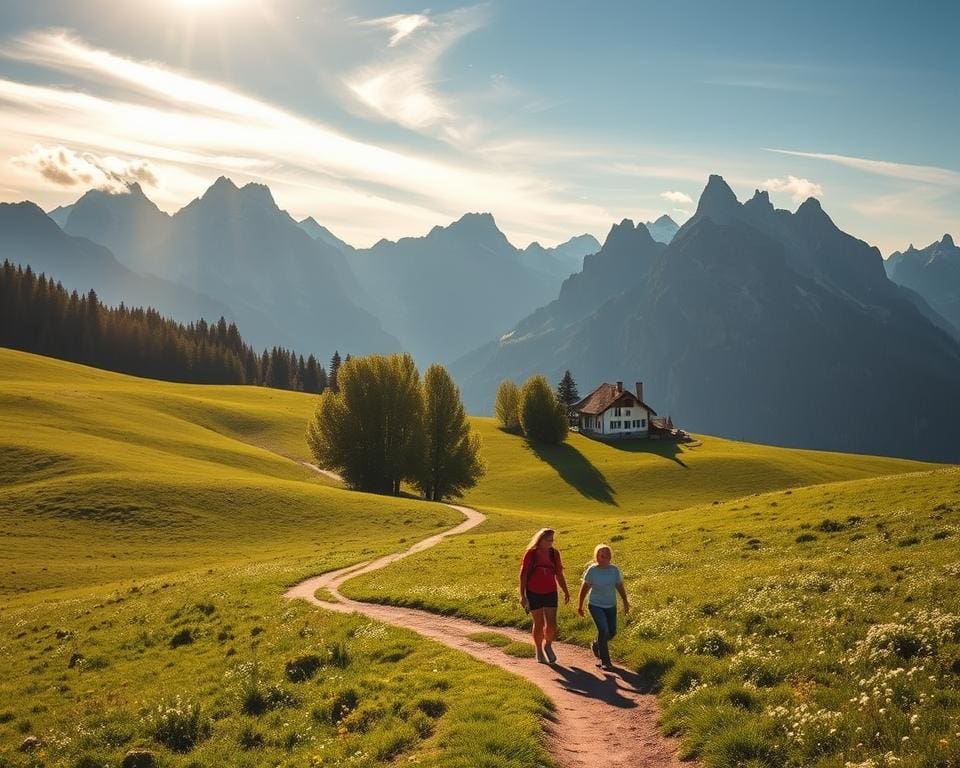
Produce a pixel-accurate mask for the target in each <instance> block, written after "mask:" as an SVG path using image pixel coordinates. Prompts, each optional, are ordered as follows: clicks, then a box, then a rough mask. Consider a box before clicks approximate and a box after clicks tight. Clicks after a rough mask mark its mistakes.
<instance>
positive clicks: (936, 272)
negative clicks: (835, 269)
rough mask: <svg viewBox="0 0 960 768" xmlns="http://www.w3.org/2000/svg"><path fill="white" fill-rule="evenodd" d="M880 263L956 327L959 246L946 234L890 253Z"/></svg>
mask: <svg viewBox="0 0 960 768" xmlns="http://www.w3.org/2000/svg"><path fill="white" fill-rule="evenodd" d="M884 267H885V268H886V270H887V274H888V275H889V276H890V279H891V280H893V281H894V282H895V283H899V284H900V285H903V286H905V287H907V288H910V289H912V290H914V291H916V292H917V293H918V294H920V295H921V296H922V297H923V298H924V299H926V301H927V302H928V303H929V304H930V306H931V307H933V309H935V310H936V311H937V312H939V313H940V314H941V315H942V316H943V317H944V318H946V319H947V320H948V321H949V322H950V323H951V324H952V325H953V327H954V328H955V329H957V330H960V247H958V246H957V245H956V244H955V243H954V241H953V238H952V237H951V236H950V235H944V236H943V238H942V239H941V240H939V241H938V242H935V243H931V244H930V245H928V246H927V247H926V248H919V249H918V248H914V247H913V246H912V245H911V246H910V247H909V248H908V249H907V250H906V251H904V252H902V253H901V252H900V251H897V252H895V253H892V254H891V255H890V258H889V259H887V261H886V262H885V263H884Z"/></svg>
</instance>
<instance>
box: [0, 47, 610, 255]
mask: <svg viewBox="0 0 960 768" xmlns="http://www.w3.org/2000/svg"><path fill="white" fill-rule="evenodd" d="M5 53H6V55H7V56H8V57H16V58H19V59H21V60H28V61H32V62H34V63H42V64H43V65H45V66H48V67H54V68H56V69H58V70H60V71H63V72H67V73H69V74H71V75H72V76H75V77H76V76H79V77H82V78H83V79H84V80H85V81H86V84H85V86H84V90H83V91H80V90H68V89H66V88H54V87H48V86H41V85H34V84H29V83H22V82H17V81H15V80H11V79H0V153H4V154H6V155H7V156H8V157H9V156H11V155H18V156H23V155H28V156H29V155H30V148H31V147H32V146H33V145H35V144H40V145H41V146H45V147H49V146H51V145H53V146H54V147H59V146H62V147H64V148H68V147H69V148H72V149H73V156H76V157H95V158H101V159H102V158H105V157H110V158H117V159H118V160H119V161H123V162H125V163H136V162H138V161H141V160H142V161H147V162H148V163H149V164H150V165H149V167H150V169H151V170H152V171H153V172H154V173H155V174H156V175H157V176H159V177H160V179H161V180H162V181H163V184H162V185H161V187H160V189H159V190H158V194H159V196H160V197H163V196H164V195H167V196H169V197H173V196H174V195H172V194H171V189H170V187H169V186H168V185H170V184H174V183H175V184H177V185H178V186H177V188H176V193H177V194H181V195H182V194H183V190H184V189H185V188H187V187H188V185H191V187H190V188H191V189H192V194H196V193H197V192H199V191H200V189H198V188H197V186H198V185H199V184H200V183H202V182H206V183H209V181H210V180H212V178H213V177H214V176H215V175H219V174H220V173H222V172H227V173H231V174H233V175H237V176H240V177H244V176H245V177H246V178H248V179H249V178H256V179H259V180H262V181H266V182H267V183H270V184H271V185H275V191H276V192H277V199H278V200H280V201H281V202H282V203H283V204H285V205H286V207H289V208H291V209H292V210H293V212H295V213H298V214H300V215H303V214H305V213H308V212H309V213H319V210H318V209H317V206H319V205H324V204H327V203H329V205H330V206H331V207H330V209H329V210H330V211H331V214H330V215H328V212H327V210H325V209H321V210H323V211H324V212H323V216H324V218H325V220H326V221H327V222H328V223H330V224H331V225H335V226H336V227H337V228H338V230H339V231H343V232H345V233H349V234H350V235H351V236H352V237H353V239H354V240H355V242H357V243H358V244H360V243H361V242H369V241H370V240H372V239H374V238H373V235H374V232H372V231H371V229H372V228H371V227H370V225H369V221H371V220H376V221H377V226H376V228H375V229H377V230H378V231H377V232H376V235H377V236H381V235H382V236H388V237H390V236H399V235H404V234H411V227H413V226H423V228H424V229H426V228H428V227H429V226H430V225H432V224H436V223H437V222H438V221H443V220H450V219H452V218H457V217H458V216H459V215H460V214H462V212H463V211H477V210H492V211H493V212H494V213H495V214H496V215H497V219H498V221H500V222H501V224H503V225H504V226H505V229H507V231H508V233H509V234H510V235H511V236H512V237H515V238H516V239H518V240H523V239H527V238H529V239H535V238H539V239H542V240H551V239H558V238H562V239H566V238H567V237H569V233H570V231H571V228H576V229H578V230H580V231H603V229H604V228H605V227H606V226H608V224H609V221H611V220H612V218H613V216H612V214H611V213H609V212H608V211H606V210H605V209H604V208H602V207H601V206H598V205H594V204H591V203H589V202H585V201H581V200H577V199H576V198H574V197H573V196H572V195H571V194H569V193H566V192H565V191H564V190H563V189H562V188H560V187H559V186H558V185H557V184H556V183H555V182H553V181H551V180H549V179H544V178H542V177H540V176H538V175H533V174H530V173H529V172H528V171H527V172H525V171H524V170H522V169H518V168H511V169H505V168H502V167H499V166H498V167H495V168H491V167H489V165H486V166H485V165H481V164H478V163H477V162H475V161H474V160H472V159H471V158H470V157H467V156H462V157H461V158H460V159H459V160H458V161H456V162H454V161H445V160H442V159H438V158H437V156H436V155H433V156H424V155H420V154H417V153H415V152H413V151H410V152H403V151H400V150H397V149H392V148H386V147H383V146H378V145H376V144H373V143H370V142H367V141H360V140H357V139H354V138H352V137H350V136H348V135H346V134H344V133H342V132H340V131H338V130H336V129H334V128H332V127H330V126H328V125H325V124H322V123H320V122H317V121H315V120H312V119H307V118H304V117H302V116H299V115H297V114H293V113H291V112H289V111H286V110H284V109H281V108H279V107H277V106H275V105H273V104H271V103H269V102H266V101H262V100H260V99H257V98H253V97H251V96H248V95H245V94H243V93H241V92H238V91H236V90H233V89H230V88H227V87H224V86H222V85H218V84H216V83H212V82H208V81H205V80H201V79H198V78H193V77H189V76H187V75H184V74H181V73H178V72H176V71H174V70H171V69H169V68H167V67H164V66H162V65H159V64H156V63H151V62H144V61H135V60H132V59H128V58H124V57H121V56H117V55H116V54H113V53H111V52H108V51H104V50H100V49H96V48H93V47H91V46H89V45H87V44H86V43H84V42H83V41H81V40H79V39H77V38H74V37H70V36H68V35H66V34H64V33H60V32H44V33H36V34H33V35H30V36H29V37H27V38H24V39H22V40H21V41H19V43H18V44H17V45H14V46H10V47H8V49H7V50H6V52H5ZM64 157H65V158H67V160H70V158H71V157H72V156H71V154H70V153H65V154H64ZM55 159H56V160H57V162H55V163H52V164H51V163H49V162H48V164H47V167H48V172H47V173H48V175H47V177H46V178H47V179H48V180H49V178H50V174H52V175H53V176H56V175H57V174H56V168H57V167H58V164H59V166H63V167H65V168H67V169H72V170H66V171H65V173H66V174H72V175H71V177H72V178H79V176H78V175H77V173H76V171H77V168H75V167H74V166H72V165H71V162H64V163H59V160H58V158H55ZM48 160H49V158H48ZM105 167H106V166H105ZM129 167H133V166H129ZM33 168H34V170H35V172H37V173H38V174H40V173H43V171H42V170H41V169H40V167H39V165H37V164H36V163H35V165H34V166H33ZM21 170H22V169H21ZM84 173H86V171H84ZM66 179H67V176H66V175H64V176H63V177H62V178H61V179H60V181H59V182H52V181H51V182H50V183H51V184H53V183H62V182H63V181H65V180H66ZM91 180H92V181H93V177H92V176H91ZM171 202H172V201H171ZM183 202H186V200H184V199H182V198H181V199H180V200H179V203H180V204H182V203H183ZM358 212H362V215H361V213H358ZM340 217H343V221H341V218H340ZM361 218H363V219H366V221H367V223H363V222H361V221H359V219H361Z"/></svg>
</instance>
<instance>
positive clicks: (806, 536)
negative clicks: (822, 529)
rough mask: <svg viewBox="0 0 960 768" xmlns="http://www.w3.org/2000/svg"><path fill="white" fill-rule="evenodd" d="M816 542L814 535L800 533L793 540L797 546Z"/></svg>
mask: <svg viewBox="0 0 960 768" xmlns="http://www.w3.org/2000/svg"><path fill="white" fill-rule="evenodd" d="M816 540H817V537H816V535H815V534H812V533H801V534H800V535H799V536H797V538H796V539H794V541H796V542H797V544H805V543H806V542H808V541H816Z"/></svg>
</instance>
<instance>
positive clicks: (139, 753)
mask: <svg viewBox="0 0 960 768" xmlns="http://www.w3.org/2000/svg"><path fill="white" fill-rule="evenodd" d="M156 764H157V758H156V757H155V756H154V754H153V752H150V751H149V750H146V749H131V750H130V751H129V752H127V754H125V755H124V756H123V762H122V763H120V768H155V766H156Z"/></svg>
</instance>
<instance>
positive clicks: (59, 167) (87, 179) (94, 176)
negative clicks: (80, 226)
mask: <svg viewBox="0 0 960 768" xmlns="http://www.w3.org/2000/svg"><path fill="white" fill-rule="evenodd" d="M11 162H12V163H13V164H14V165H18V166H20V167H21V168H29V169H32V170H35V171H36V172H37V173H39V174H40V175H41V176H42V177H43V178H45V179H47V180H48V181H51V182H53V183H54V184H56V185H58V186H63V187H75V186H77V185H83V186H86V187H95V188H97V189H101V190H104V191H105V192H113V193H117V192H123V191H125V190H126V188H127V184H129V183H131V182H139V183H141V184H146V185H148V186H151V187H155V186H157V184H158V181H157V177H156V174H155V173H154V172H153V169H152V168H151V166H150V163H149V162H148V161H147V160H121V159H120V158H118V157H113V156H111V155H106V156H100V155H96V154H94V153H92V152H75V151H74V150H72V149H69V148H68V147H64V146H54V147H45V146H43V145H41V144H36V145H34V147H33V150H32V151H31V152H29V153H28V154H23V155H18V156H16V157H13V158H11Z"/></svg>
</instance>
